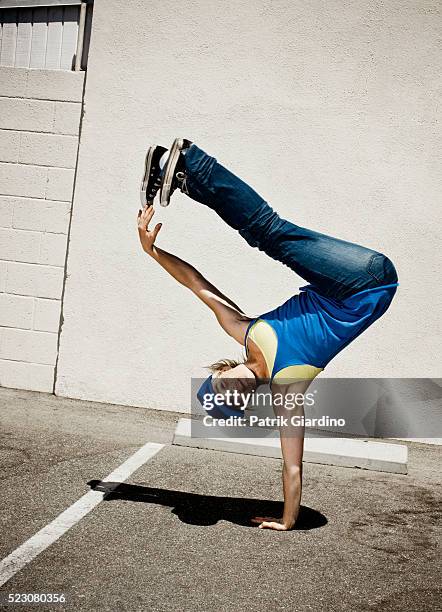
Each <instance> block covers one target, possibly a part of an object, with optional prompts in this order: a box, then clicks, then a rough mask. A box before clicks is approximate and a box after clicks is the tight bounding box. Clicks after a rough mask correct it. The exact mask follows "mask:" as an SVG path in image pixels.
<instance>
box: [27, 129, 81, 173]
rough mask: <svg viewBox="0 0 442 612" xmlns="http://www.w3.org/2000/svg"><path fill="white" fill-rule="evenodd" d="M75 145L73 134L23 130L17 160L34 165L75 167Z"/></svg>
mask: <svg viewBox="0 0 442 612" xmlns="http://www.w3.org/2000/svg"><path fill="white" fill-rule="evenodd" d="M77 147H78V138H76V137H75V136H60V135H58V134H41V133H37V132H23V133H22V135H21V145H20V157H19V161H20V162H21V163H24V164H34V165H36V166H58V167H60V168H75V163H76V159H77Z"/></svg>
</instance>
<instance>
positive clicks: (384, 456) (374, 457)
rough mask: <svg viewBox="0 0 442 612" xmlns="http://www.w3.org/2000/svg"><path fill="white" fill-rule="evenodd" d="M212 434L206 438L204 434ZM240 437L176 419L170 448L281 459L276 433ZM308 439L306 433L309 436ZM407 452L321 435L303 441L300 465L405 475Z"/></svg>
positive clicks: (245, 431) (247, 430)
mask: <svg viewBox="0 0 442 612" xmlns="http://www.w3.org/2000/svg"><path fill="white" fill-rule="evenodd" d="M209 430H210V432H211V433H212V435H211V436H209V435H207V434H208V431H209ZM241 433H242V436H241V437H237V436H231V437H226V428H225V427H224V428H223V427H210V428H209V427H205V426H204V425H203V423H202V422H200V421H196V420H195V421H193V424H192V426H191V420H190V419H184V418H182V419H180V420H179V421H178V424H177V426H176V429H175V435H174V438H173V444H176V445H178V446H191V447H194V448H206V449H210V450H219V451H225V452H230V453H242V454H244V455H257V456H260V457H274V458H277V459H280V458H281V444H280V441H279V433H278V431H276V430H270V429H269V430H267V431H264V430H263V429H261V431H260V434H261V436H262V437H259V438H258V437H256V427H241ZM310 435H312V434H310V433H309V436H310ZM407 459H408V448H407V447H406V446H405V445H403V444H390V443H386V442H372V441H368V440H359V439H357V438H336V437H331V438H329V437H325V435H324V432H322V433H320V434H319V435H317V436H315V437H308V438H306V439H305V441H304V461H305V462H306V463H322V464H325V465H337V466H342V467H358V468H362V469H366V470H376V471H379V472H393V473H396V474H406V473H407Z"/></svg>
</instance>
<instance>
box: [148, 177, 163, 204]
mask: <svg viewBox="0 0 442 612" xmlns="http://www.w3.org/2000/svg"><path fill="white" fill-rule="evenodd" d="M160 186H161V175H160V176H157V178H156V179H155V181H154V184H153V185H152V189H151V190H150V191H149V194H148V195H147V199H148V200H150V199H152V198H154V197H155V195H156V193H157V191H158V189H159V188H160Z"/></svg>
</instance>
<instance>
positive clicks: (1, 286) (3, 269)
mask: <svg viewBox="0 0 442 612" xmlns="http://www.w3.org/2000/svg"><path fill="white" fill-rule="evenodd" d="M7 270H8V264H7V262H6V261H0V292H2V291H6V273H7Z"/></svg>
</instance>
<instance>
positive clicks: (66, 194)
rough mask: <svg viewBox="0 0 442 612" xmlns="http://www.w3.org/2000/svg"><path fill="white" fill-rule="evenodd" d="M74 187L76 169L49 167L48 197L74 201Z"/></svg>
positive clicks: (49, 198)
mask: <svg viewBox="0 0 442 612" xmlns="http://www.w3.org/2000/svg"><path fill="white" fill-rule="evenodd" d="M73 188H74V170H69V169H65V168H48V184H47V189H46V199H48V200H60V201H63V202H71V201H72V191H73Z"/></svg>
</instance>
